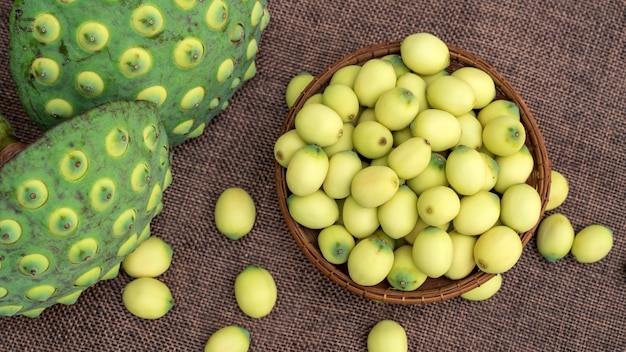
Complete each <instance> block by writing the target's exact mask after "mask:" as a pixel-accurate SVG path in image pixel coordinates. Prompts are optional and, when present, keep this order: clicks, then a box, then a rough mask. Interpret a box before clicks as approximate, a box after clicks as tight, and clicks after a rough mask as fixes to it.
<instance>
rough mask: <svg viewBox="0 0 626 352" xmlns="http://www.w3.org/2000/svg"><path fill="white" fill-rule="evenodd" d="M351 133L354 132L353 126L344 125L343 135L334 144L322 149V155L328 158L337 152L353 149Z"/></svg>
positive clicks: (350, 124) (348, 123)
mask: <svg viewBox="0 0 626 352" xmlns="http://www.w3.org/2000/svg"><path fill="white" fill-rule="evenodd" d="M352 132H354V125H353V124H352V123H350V122H346V123H344V124H343V134H342V135H341V137H339V140H338V141H337V142H336V143H334V144H331V145H328V146H325V147H323V148H322V149H324V153H326V155H327V156H328V157H329V158H330V157H332V156H333V155H335V154H336V153H338V152H342V151H345V150H352V149H354V145H353V144H352Z"/></svg>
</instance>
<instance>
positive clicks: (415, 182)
mask: <svg viewBox="0 0 626 352" xmlns="http://www.w3.org/2000/svg"><path fill="white" fill-rule="evenodd" d="M406 185H407V186H409V187H410V188H411V190H413V192H415V194H417V195H418V196H419V195H420V194H422V192H424V191H425V190H427V189H429V188H431V187H435V186H448V179H447V178H446V158H445V156H443V155H442V154H440V153H431V155H430V162H429V163H428V166H427V167H426V168H425V169H424V170H423V171H422V172H420V173H419V174H418V175H417V176H415V177H413V178H410V179H407V180H406Z"/></svg>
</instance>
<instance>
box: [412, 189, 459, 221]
mask: <svg viewBox="0 0 626 352" xmlns="http://www.w3.org/2000/svg"><path fill="white" fill-rule="evenodd" d="M460 207H461V200H460V199H459V195H458V194H457V193H456V192H455V191H454V190H453V189H452V188H450V187H448V186H435V187H431V188H429V189H427V190H425V191H424V192H422V194H421V195H420V196H419V198H418V200H417V211H418V213H419V217H420V219H422V220H424V222H425V223H427V224H429V225H430V226H440V225H442V224H445V223H447V222H450V221H452V219H454V218H455V217H456V216H457V214H458V213H459V210H460Z"/></svg>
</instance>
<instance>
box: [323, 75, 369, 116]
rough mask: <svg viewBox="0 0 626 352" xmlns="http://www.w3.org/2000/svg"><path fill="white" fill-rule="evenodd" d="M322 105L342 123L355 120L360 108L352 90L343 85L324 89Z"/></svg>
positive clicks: (333, 85) (334, 85)
mask: <svg viewBox="0 0 626 352" xmlns="http://www.w3.org/2000/svg"><path fill="white" fill-rule="evenodd" d="M322 104H324V105H326V106H328V107H329V108H331V109H333V110H335V112H337V114H339V117H341V120H342V121H343V122H351V121H353V120H355V119H356V117H357V116H358V114H359V110H360V108H361V105H360V104H359V98H358V97H357V96H356V93H355V92H354V90H353V89H352V88H351V87H349V86H346V85H343V84H332V85H329V86H327V87H326V88H324V92H323V93H322Z"/></svg>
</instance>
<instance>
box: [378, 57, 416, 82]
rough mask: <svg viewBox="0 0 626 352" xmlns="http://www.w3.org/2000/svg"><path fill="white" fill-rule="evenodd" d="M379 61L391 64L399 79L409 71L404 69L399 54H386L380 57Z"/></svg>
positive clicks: (404, 66) (406, 68)
mask: <svg viewBox="0 0 626 352" xmlns="http://www.w3.org/2000/svg"><path fill="white" fill-rule="evenodd" d="M381 59H383V60H387V61H389V62H391V64H392V65H393V69H394V70H395V71H396V77H400V76H402V75H403V74H405V73H407V72H410V71H411V70H410V69H409V68H408V67H406V65H405V64H404V61H402V57H401V56H400V55H399V54H387V55H385V56H383V57H381Z"/></svg>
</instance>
